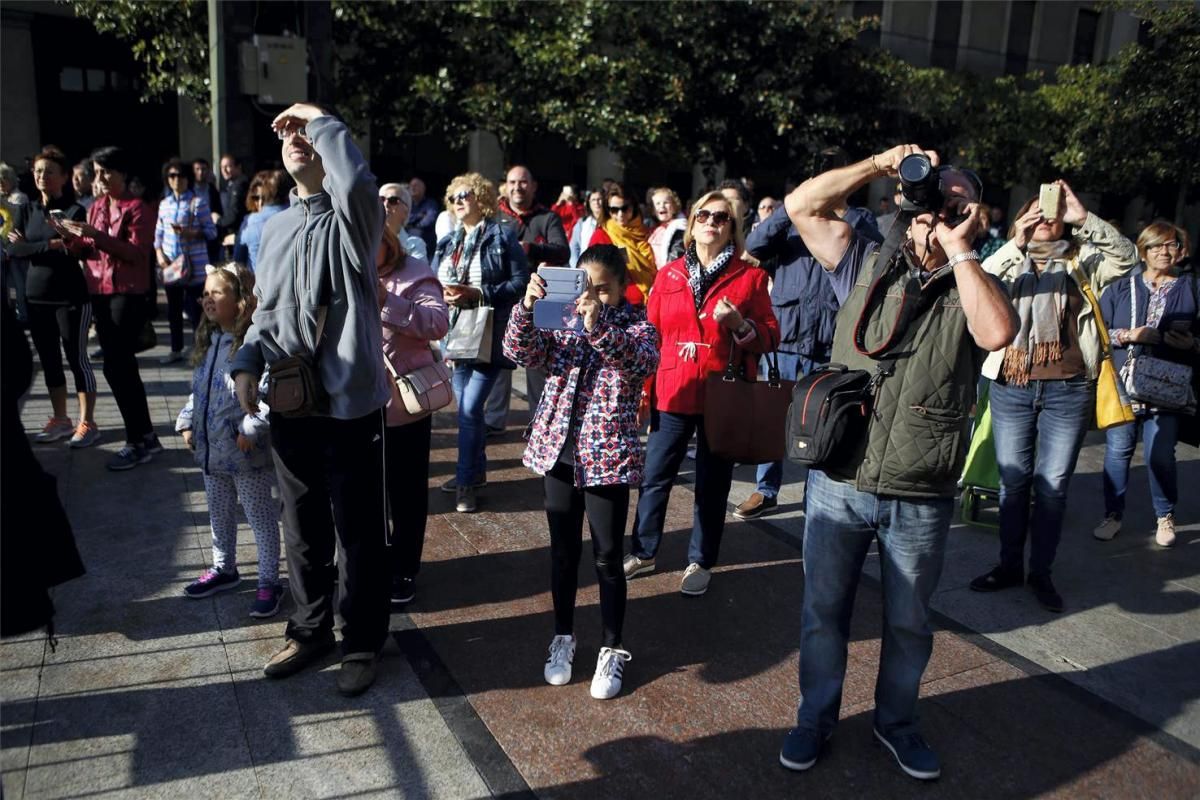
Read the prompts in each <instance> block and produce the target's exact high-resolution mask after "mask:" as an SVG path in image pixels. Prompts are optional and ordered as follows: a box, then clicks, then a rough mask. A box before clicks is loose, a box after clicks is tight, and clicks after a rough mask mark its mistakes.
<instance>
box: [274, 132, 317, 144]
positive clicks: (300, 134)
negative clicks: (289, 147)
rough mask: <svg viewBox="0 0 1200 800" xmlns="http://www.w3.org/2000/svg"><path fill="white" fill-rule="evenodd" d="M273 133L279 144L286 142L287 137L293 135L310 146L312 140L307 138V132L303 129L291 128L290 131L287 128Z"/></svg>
mask: <svg viewBox="0 0 1200 800" xmlns="http://www.w3.org/2000/svg"><path fill="white" fill-rule="evenodd" d="M275 133H276V135H278V136H279V141H281V142H286V141H287V140H288V137H289V136H292V135H295V136H297V137H299V138H301V139H303V140H304V141H306V142H308V143H309V144H312V139H310V138H308V132H307V131H305V129H304V128H292V129H290V130H289V129H288V128H280V129H278V130H276V131H275Z"/></svg>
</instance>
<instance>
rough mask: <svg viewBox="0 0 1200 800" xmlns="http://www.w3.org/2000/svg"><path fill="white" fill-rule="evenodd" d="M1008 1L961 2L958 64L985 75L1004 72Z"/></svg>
mask: <svg viewBox="0 0 1200 800" xmlns="http://www.w3.org/2000/svg"><path fill="white" fill-rule="evenodd" d="M1008 9H1009V4H1008V3H965V4H964V5H963V37H962V38H961V39H960V40H959V41H960V50H959V53H958V67H959V69H965V70H967V71H969V72H974V73H977V74H979V75H985V76H987V77H989V78H995V77H999V76H1000V75H1003V74H1004V52H1005V49H1006V46H1007V44H1008V42H1007V38H1008Z"/></svg>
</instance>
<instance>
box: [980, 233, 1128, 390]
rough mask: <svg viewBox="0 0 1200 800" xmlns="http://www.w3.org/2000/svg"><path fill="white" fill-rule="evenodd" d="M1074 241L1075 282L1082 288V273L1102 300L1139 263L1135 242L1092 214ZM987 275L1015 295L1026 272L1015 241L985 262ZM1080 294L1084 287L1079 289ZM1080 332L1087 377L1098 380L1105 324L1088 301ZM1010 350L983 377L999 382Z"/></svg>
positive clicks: (995, 357) (993, 358)
mask: <svg viewBox="0 0 1200 800" xmlns="http://www.w3.org/2000/svg"><path fill="white" fill-rule="evenodd" d="M1071 238H1072V239H1073V240H1074V242H1075V244H1076V258H1077V259H1078V266H1079V269H1078V270H1071V272H1070V273H1069V274H1070V275H1071V280H1073V281H1075V284H1076V286H1078V285H1079V273H1080V272H1082V273H1083V275H1084V277H1085V278H1086V280H1087V282H1088V285H1089V286H1090V287H1091V289H1092V292H1093V293H1094V294H1095V295H1096V297H1099V296H1100V294H1101V293H1102V292H1103V291H1104V287H1106V286H1108V285H1109V284H1110V283H1112V282H1113V281H1115V280H1117V279H1118V278H1121V277H1123V276H1125V275H1128V274H1129V271H1130V270H1131V269H1133V268H1134V266H1136V265H1137V263H1138V254H1137V249H1136V248H1135V247H1134V246H1133V242H1131V241H1129V240H1128V239H1126V238H1125V237H1124V236H1122V235H1121V233H1120V231H1118V230H1117V229H1116V228H1114V227H1113V226H1112V225H1109V224H1108V223H1107V222H1105V221H1104V220H1102V219H1100V217H1097V216H1096V215H1095V214H1093V213H1091V212H1090V211H1089V212H1088V215H1087V219H1086V220H1084V222H1083V224H1082V225H1080V226H1079V227H1078V228H1075V229H1074V232H1073V233H1072V236H1071ZM983 269H984V271H985V272H987V273H989V274H991V275H995V276H996V277H997V278H999V279H1000V280H1001V281H1002V282H1003V283H1004V288H1005V289H1008V290H1010V291H1011V289H1012V284H1013V281H1015V280H1016V279H1017V278H1018V277H1019V276H1020V275H1021V273H1022V271H1024V269H1025V251H1024V250H1022V249H1021V248H1019V247H1017V245H1016V244H1014V243H1013V242H1012V241H1011V240H1010V241H1009V242H1008V243H1007V244H1005V245H1004V246H1003V247H1001V248H1000V249H999V250H997V251H996V252H995V254H994V255H992V257H991V258H989V259H987V260H986V261H984V262H983ZM1079 290H1080V293H1082V292H1083V287H1081V286H1080V287H1079ZM1076 323H1077V325H1078V330H1079V349H1080V350H1081V351H1083V363H1084V365H1085V366H1086V367H1087V376H1088V378H1089V379H1091V380H1095V379H1096V376H1097V374H1099V371H1100V358H1101V356H1102V355H1103V353H1102V352H1101V350H1100V328H1099V325H1102V324H1104V323H1103V321H1100V322H1099V323H1097V321H1096V315H1095V313H1094V312H1093V311H1092V304H1091V303H1089V302H1087V301H1086V299H1085V301H1084V303H1083V306H1082V307H1081V308H1080V310H1079V317H1078V318H1077V320H1076ZM1007 349H1008V348H1002V349H1000V350H997V351H995V352H994V353H991V354H990V355H989V356H988V357H987V360H986V361H984V362H983V376H984V377H985V378H990V379H992V380H995V379H996V378H997V376H999V374H1000V368H1001V366H1002V365H1003V364H1004V354H1005V352H1007Z"/></svg>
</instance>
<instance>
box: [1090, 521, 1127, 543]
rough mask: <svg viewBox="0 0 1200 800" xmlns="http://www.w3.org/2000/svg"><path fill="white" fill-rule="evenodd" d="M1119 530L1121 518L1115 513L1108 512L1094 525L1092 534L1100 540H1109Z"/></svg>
mask: <svg viewBox="0 0 1200 800" xmlns="http://www.w3.org/2000/svg"><path fill="white" fill-rule="evenodd" d="M1120 532H1121V518H1120V517H1118V516H1117V515H1116V514H1109V515H1107V516H1106V517H1105V518H1104V522H1101V523H1100V524H1099V525H1097V526H1096V530H1094V531H1092V536H1095V537H1096V538H1097V539H1099V540H1100V541H1102V542H1107V541H1109V540H1111V539H1112V538H1113V537H1114V536H1116V535H1117V534H1118V533H1120Z"/></svg>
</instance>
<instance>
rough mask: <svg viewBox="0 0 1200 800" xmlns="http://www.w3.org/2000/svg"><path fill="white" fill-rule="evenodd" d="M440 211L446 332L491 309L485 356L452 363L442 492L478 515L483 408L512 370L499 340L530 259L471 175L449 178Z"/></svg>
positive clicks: (490, 190)
mask: <svg viewBox="0 0 1200 800" xmlns="http://www.w3.org/2000/svg"><path fill="white" fill-rule="evenodd" d="M446 207H447V208H448V209H449V210H450V211H451V212H453V214H454V217H455V219H456V220H457V221H458V223H459V226H458V227H457V228H456V229H455V230H454V231H453V232H451V233H449V234H447V235H446V236H443V237H442V239H441V241H439V242H438V243H437V247H436V248H435V249H434V251H433V260H432V261H431V262H430V266H431V267H432V268H433V271H434V274H435V275H437V276H438V279H439V280H441V282H442V287H443V289H442V291H443V299H445V301H446V304H447V305H448V306H450V327H451V328H454V327H455V325H456V324H458V323H459V320H460V319H461V320H462V321H463V322H464V323H465V322H466V321H467V320H469V319H470V317H471V315H468V314H464V313H463V312H464V311H468V310H470V309H474V308H478V307H479V306H488V307H490V308H491V309H492V322H491V348H490V351H488V352H487V353H486V354H485V353H480V354H479V358H477V359H474V360H462V359H459V360H457V361H456V362H455V364H454V399H455V401H456V402H457V404H458V467H457V468H456V470H455V474H454V478H452V479H451V480H449V481H447V482H446V483H444V484H442V491H443V492H447V493H452V494H454V495H455V508H456V509H457V510H458V511H460V512H462V513H470V512H473V511H475V509H476V492H477V491H478V490H479V489H481V488H483V487H484V486H486V485H487V456H486V454H485V453H484V445H485V444H486V438H485V437H486V433H487V430H486V423H485V422H484V419H483V407H484V404H485V403H486V402H487V398H488V393H489V392H490V391H491V390H492V384H494V383H495V382H496V376H497V375H499V374H500V370H502V369H513V368H514V364H513V363H512V362H511V361H509V360H507V359H506V358H504V354H503V353H502V352H501V342H502V341H503V338H504V328H505V326H506V325H507V324H508V317H509V314H510V313H511V312H512V307H513V305H515V304H516V303H517V301H518V300H520V299H521V297H522V296H524V294H525V286H526V285H527V284H528V283H529V261H528V260H527V259H526V258H525V251H524V250H522V249H521V243H520V242H518V241H517V236H516V233H515V232H514V231H513V230H511V229H510V228H508V227H507V226H504V225H502V224H501V223H500V222H499V220H498V219H497V211H498V205H497V198H496V186H495V184H493V183H492V182H491V181H489V180H488V179H487V178H485V177H483V176H482V175H480V174H479V173H477V172H469V173H467V174H465V175H459V176H458V177H456V178H454V180H452V181H450V185H449V186H448V187H447V188H446ZM486 338H487V337H485V340H486Z"/></svg>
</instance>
